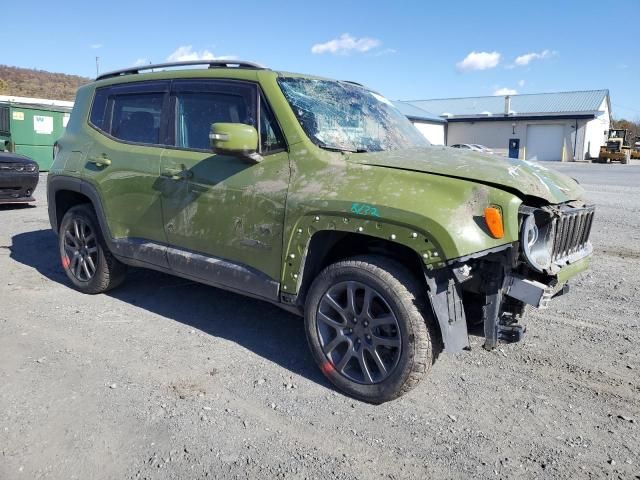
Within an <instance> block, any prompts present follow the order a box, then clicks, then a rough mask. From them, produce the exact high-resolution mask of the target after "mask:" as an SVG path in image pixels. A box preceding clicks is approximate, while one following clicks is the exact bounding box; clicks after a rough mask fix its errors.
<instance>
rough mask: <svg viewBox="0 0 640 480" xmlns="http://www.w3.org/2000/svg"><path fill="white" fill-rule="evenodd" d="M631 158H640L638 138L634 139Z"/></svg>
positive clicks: (639, 139)
mask: <svg viewBox="0 0 640 480" xmlns="http://www.w3.org/2000/svg"><path fill="white" fill-rule="evenodd" d="M631 158H640V137H636V143H634V144H633V148H632V149H631Z"/></svg>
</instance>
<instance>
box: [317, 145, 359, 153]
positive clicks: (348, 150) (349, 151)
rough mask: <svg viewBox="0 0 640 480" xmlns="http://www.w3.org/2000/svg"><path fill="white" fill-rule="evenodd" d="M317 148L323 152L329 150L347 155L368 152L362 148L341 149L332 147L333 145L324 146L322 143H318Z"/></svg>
mask: <svg viewBox="0 0 640 480" xmlns="http://www.w3.org/2000/svg"><path fill="white" fill-rule="evenodd" d="M318 146H319V147H320V148H322V149H323V150H329V151H330V152H348V153H367V152H368V150H366V149H364V148H356V149H355V150H354V149H353V148H342V147H334V146H333V145H326V144H324V143H318Z"/></svg>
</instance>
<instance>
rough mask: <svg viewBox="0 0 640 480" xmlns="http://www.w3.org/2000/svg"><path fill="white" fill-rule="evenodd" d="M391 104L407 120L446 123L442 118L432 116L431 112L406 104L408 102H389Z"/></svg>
mask: <svg viewBox="0 0 640 480" xmlns="http://www.w3.org/2000/svg"><path fill="white" fill-rule="evenodd" d="M391 103H393V105H394V106H395V107H396V108H397V109H398V110H400V113H402V114H403V115H404V116H406V117H408V118H411V119H415V120H426V121H429V122H437V123H447V121H446V120H445V119H444V118H442V117H439V116H437V115H434V114H433V113H431V112H427V111H426V110H423V109H422V108H419V107H416V106H415V105H412V104H411V103H408V102H391Z"/></svg>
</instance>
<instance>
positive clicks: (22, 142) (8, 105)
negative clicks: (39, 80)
mask: <svg viewBox="0 0 640 480" xmlns="http://www.w3.org/2000/svg"><path fill="white" fill-rule="evenodd" d="M72 105H73V104H72V102H62V101H53V100H44V99H35V98H24V97H5V96H2V97H0V151H2V150H5V151H10V152H15V153H20V154H22V155H26V156H27V157H30V158H32V159H34V160H35V161H36V162H38V165H39V167H40V171H46V170H49V167H51V163H52V162H53V144H54V143H55V141H56V140H57V139H58V138H60V137H61V136H62V133H63V131H64V128H65V127H66V126H67V122H68V121H69V114H70V113H71V108H72Z"/></svg>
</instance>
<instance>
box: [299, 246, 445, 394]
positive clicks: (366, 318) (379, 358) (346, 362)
mask: <svg viewBox="0 0 640 480" xmlns="http://www.w3.org/2000/svg"><path fill="white" fill-rule="evenodd" d="M427 307H428V303H427V299H426V295H425V288H423V286H422V285H421V284H420V283H419V282H418V281H417V279H416V278H415V277H414V276H413V275H412V274H411V273H410V272H409V271H408V270H407V269H406V268H404V267H403V266H402V265H400V264H398V263H396V262H394V261H392V260H389V259H387V258H384V257H378V256H362V257H354V258H352V259H348V260H344V261H340V262H337V263H334V264H333V265H330V266H328V267H327V268H325V269H324V270H323V271H322V272H321V273H320V274H319V275H318V277H317V278H316V279H315V280H314V281H313V284H312V285H311V288H310V290H309V293H308V295H307V300H306V305H305V331H306V334H307V340H308V342H309V347H310V349H311V353H312V355H313V357H314V359H315V361H316V363H317V364H318V365H319V367H320V370H321V371H322V373H324V375H325V376H326V377H327V378H328V379H329V381H330V382H331V383H333V384H334V385H335V386H336V387H337V388H339V389H340V390H342V391H343V392H345V393H346V394H348V395H350V396H352V397H355V398H357V399H360V400H362V401H365V402H369V403H374V404H379V403H383V402H387V401H389V400H393V399H395V398H397V397H399V396H401V395H403V394H404V393H406V392H408V391H409V390H411V389H412V388H413V387H415V386H416V385H417V384H418V382H419V381H420V379H421V378H422V377H423V376H424V375H425V374H426V373H427V372H428V371H429V369H430V368H431V365H432V364H433V362H434V361H435V358H436V356H437V354H438V352H439V351H440V349H441V343H440V339H439V336H438V334H437V332H436V331H435V330H434V328H433V320H432V315H431V312H430V308H427Z"/></svg>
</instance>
